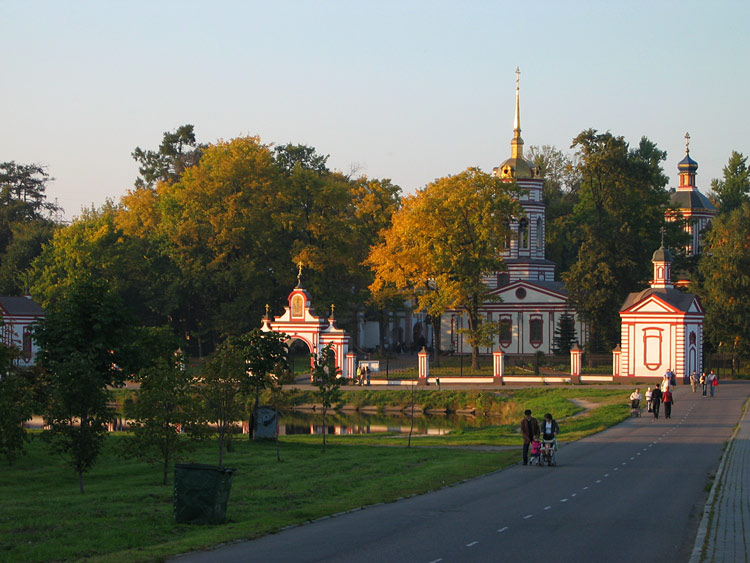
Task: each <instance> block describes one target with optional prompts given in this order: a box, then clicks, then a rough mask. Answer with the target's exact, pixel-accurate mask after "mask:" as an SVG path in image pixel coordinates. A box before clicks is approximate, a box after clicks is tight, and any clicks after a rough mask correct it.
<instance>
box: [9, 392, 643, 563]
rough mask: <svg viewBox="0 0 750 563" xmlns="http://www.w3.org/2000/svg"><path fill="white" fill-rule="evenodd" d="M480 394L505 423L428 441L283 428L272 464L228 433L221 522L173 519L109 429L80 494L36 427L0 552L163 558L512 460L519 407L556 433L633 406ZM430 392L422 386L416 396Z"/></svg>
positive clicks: (13, 471) (595, 423) (168, 501)
mask: <svg viewBox="0 0 750 563" xmlns="http://www.w3.org/2000/svg"><path fill="white" fill-rule="evenodd" d="M381 393H382V395H381ZM399 393H402V391H379V392H377V393H376V394H375V396H374V397H373V398H371V399H369V400H372V401H375V400H378V401H396V400H400V398H401V395H399ZM429 393H432V394H433V395H444V396H447V397H448V399H449V401H448V402H449V404H451V405H456V404H469V403H471V402H472V401H476V400H477V399H478V398H479V395H480V393H479V392H473V391H469V392H452V393H453V394H451V395H448V394H447V393H446V392H438V391H430V392H429ZM461 393H464V394H463V395H462V394H461ZM484 393H485V394H486V395H488V396H489V395H492V396H493V397H494V399H493V400H492V401H489V400H487V404H490V405H491V407H492V408H493V409H496V410H498V411H502V413H504V414H502V413H501V416H505V417H507V419H506V420H507V423H504V424H496V425H492V426H482V425H479V426H469V427H464V428H460V429H458V430H455V431H453V432H451V433H450V434H448V435H446V436H418V437H414V438H413V439H412V444H413V445H415V446H430V447H425V448H422V447H415V448H410V449H409V448H405V447H378V446H392V445H400V446H404V445H405V444H406V438H404V437H403V436H394V435H353V436H329V437H328V440H329V445H328V451H327V452H326V453H325V454H324V453H322V448H321V441H322V439H321V437H320V436H288V437H283V438H282V443H281V456H282V459H283V461H282V462H281V463H279V462H277V461H276V450H275V446H274V444H273V443H252V442H249V441H248V440H247V438H246V437H242V438H236V439H235V443H234V451H233V452H230V453H227V454H225V465H226V466H227V467H232V468H236V469H237V472H236V474H235V477H234V483H233V486H232V493H231V496H230V499H229V507H228V513H227V517H228V522H227V523H226V524H224V525H220V526H188V525H178V524H176V523H175V522H174V519H173V516H172V502H173V499H172V495H173V489H172V487H171V486H167V487H164V486H161V485H160V481H161V473H160V469H159V467H155V466H149V465H145V464H142V463H139V462H136V461H132V460H122V459H120V458H118V457H116V456H115V455H114V451H115V449H116V447H117V445H118V442H120V441H121V440H123V439H124V438H125V437H124V436H123V435H111V436H110V437H109V438H108V440H107V445H106V447H105V451H104V452H103V454H102V456H101V457H100V459H99V460H98V461H97V463H96V465H95V466H94V468H93V470H92V471H91V472H90V473H87V474H86V475H85V477H84V484H85V486H86V494H85V495H81V494H79V493H78V486H77V478H76V475H75V474H74V472H73V471H72V470H70V469H69V468H67V467H66V466H65V465H64V463H63V462H62V460H61V459H60V458H58V457H55V456H53V455H52V454H50V453H49V451H48V449H47V448H46V446H45V445H44V444H43V443H42V442H41V440H39V436H38V434H35V435H34V439H33V440H32V443H31V444H30V445H29V447H28V448H27V452H28V454H27V455H25V456H24V457H22V458H21V459H20V460H19V461H17V462H16V463H15V464H14V465H12V466H4V467H3V469H2V471H0V561H3V562H5V561H24V562H26V561H62V560H90V561H128V562H130V561H154V560H161V559H163V558H164V557H166V556H168V555H172V554H176V553H181V552H185V551H190V550H194V549H200V548H205V547H208V546H212V545H216V544H218V543H222V542H227V541H233V540H238V539H249V538H254V537H258V536H260V535H263V534H267V533H271V532H274V531H278V530H280V529H281V528H283V527H285V526H289V525H294V524H301V523H304V522H308V521H310V520H313V519H315V518H319V517H322V516H326V515H330V514H335V513H338V512H341V511H344V510H348V509H352V508H356V507H360V506H364V505H368V504H374V503H378V502H391V501H394V500H396V499H398V498H400V497H403V496H408V495H412V494H420V493H424V492H426V491H430V490H434V489H437V488H440V487H442V486H444V485H447V484H451V483H455V482H458V481H461V480H464V479H467V478H471V477H476V476H478V475H482V474H485V473H488V472H490V471H493V470H495V469H498V468H501V467H504V466H507V465H508V464H511V463H514V462H516V461H517V460H518V459H519V457H520V445H521V439H520V436H519V434H518V431H517V430H518V421H519V420H520V416H521V415H520V413H521V412H522V411H523V409H525V408H531V409H532V410H534V413H535V414H536V415H538V416H540V417H541V416H542V415H543V414H544V412H547V411H549V412H552V413H553V414H554V415H555V417H556V418H557V419H558V420H559V421H560V424H561V429H562V433H561V436H560V438H561V440H562V441H566V440H571V439H576V438H580V437H582V436H585V435H588V434H591V433H594V432H597V431H599V430H601V429H603V428H605V427H607V426H610V425H612V424H615V423H617V422H619V421H621V420H622V419H624V418H626V417H627V416H628V413H629V409H628V407H627V405H626V404H625V401H624V400H623V399H622V391H619V390H607V389H597V388H593V389H590V388H587V389H581V388H570V387H562V388H533V389H517V390H513V391H505V390H504V391H502V392H498V393H494V392H484ZM356 394H358V393H356ZM376 396H377V399H376V398H375V397H376ZM571 398H585V399H587V400H589V401H591V402H595V403H598V404H601V405H602V406H601V408H596V409H593V410H592V411H590V412H589V413H588V414H586V415H585V416H572V415H574V414H576V413H577V412H579V411H580V410H581V409H580V408H579V407H576V406H575V405H574V404H573V403H572V402H571V401H570V399H571ZM428 399H429V397H428V395H420V400H424V401H427V400H428ZM484 399H487V396H484ZM435 400H436V401H437V400H438V399H435ZM439 400H441V401H442V400H445V397H443V398H441V399H439ZM471 445H498V446H499V445H508V446H517V448H516V447H514V448H512V449H511V450H510V451H493V452H486V451H472V450H465V449H462V448H460V447H458V448H456V447H450V446H471ZM435 446H437V447H435ZM440 446H445V447H440ZM376 448H377V449H376ZM217 458H218V452H217V451H216V444H215V443H211V444H205V445H203V446H201V448H200V449H199V450H197V451H196V452H194V454H192V455H191V456H190V459H189V460H190V461H195V462H199V463H211V464H215V463H216V461H217Z"/></svg>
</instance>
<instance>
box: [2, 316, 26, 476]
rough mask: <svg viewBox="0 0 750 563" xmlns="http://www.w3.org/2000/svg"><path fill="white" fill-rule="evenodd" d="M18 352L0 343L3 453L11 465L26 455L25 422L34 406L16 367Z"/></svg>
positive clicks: (24, 381) (21, 375)
mask: <svg viewBox="0 0 750 563" xmlns="http://www.w3.org/2000/svg"><path fill="white" fill-rule="evenodd" d="M0 327H2V321H1V320H0ZM17 353H18V352H17V351H16V350H13V349H11V348H8V347H7V346H6V345H5V344H1V343H0V454H2V455H3V456H5V459H6V460H7V461H8V464H9V465H10V464H12V463H13V461H14V460H15V459H16V458H18V456H19V455H20V454H21V453H22V452H23V447H24V444H25V443H26V442H28V440H29V437H28V435H27V433H26V429H25V428H24V426H23V423H24V422H26V421H27V420H29V419H30V418H31V415H32V405H33V394H32V390H31V386H30V385H29V382H28V381H27V380H26V378H25V377H24V376H23V374H22V373H21V372H20V371H19V370H17V369H14V368H13V360H12V358H13V356H14V355H15V354H17Z"/></svg>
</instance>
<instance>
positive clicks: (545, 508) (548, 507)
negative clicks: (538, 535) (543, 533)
mask: <svg viewBox="0 0 750 563" xmlns="http://www.w3.org/2000/svg"><path fill="white" fill-rule="evenodd" d="M550 508H552V507H551V506H545V507H544V510H549V509H550Z"/></svg>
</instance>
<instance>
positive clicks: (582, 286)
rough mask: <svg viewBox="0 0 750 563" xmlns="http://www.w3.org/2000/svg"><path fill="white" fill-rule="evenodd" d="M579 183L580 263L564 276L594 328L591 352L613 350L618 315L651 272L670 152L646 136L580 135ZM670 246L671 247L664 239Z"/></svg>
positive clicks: (588, 132)
mask: <svg viewBox="0 0 750 563" xmlns="http://www.w3.org/2000/svg"><path fill="white" fill-rule="evenodd" d="M572 147H573V148H576V149H577V158H578V159H579V162H580V164H579V165H578V169H579V172H580V174H581V178H582V180H581V185H580V187H579V189H578V194H579V198H580V199H579V201H578V203H577V204H576V206H575V208H574V220H575V222H576V223H577V225H578V229H577V230H576V235H577V236H576V239H575V241H576V243H577V244H578V245H579V247H580V248H579V251H578V257H577V261H576V262H575V264H573V265H572V266H571V268H570V270H569V271H568V272H567V273H566V274H564V275H563V279H564V281H565V284H566V287H567V288H568V290H569V292H570V301H571V303H572V304H573V305H574V306H575V308H576V310H577V312H578V314H579V316H580V317H581V318H582V319H583V320H584V321H585V322H586V323H587V324H588V326H589V341H588V343H587V345H588V347H589V349H590V350H592V351H597V352H601V351H608V350H609V349H611V347H612V346H614V343H615V342H616V341H617V338H618V335H619V317H618V314H617V312H618V311H619V309H620V305H621V304H622V302H623V301H624V299H625V297H626V296H627V294H628V293H629V292H631V291H635V290H636V289H637V288H638V287H640V286H641V285H642V284H643V283H644V282H645V281H646V280H648V279H649V274H650V267H651V263H650V258H651V255H652V253H653V251H654V249H655V248H657V247H658V246H659V239H660V228H661V227H662V225H663V224H664V211H665V209H666V207H667V204H668V199H669V195H668V192H667V191H666V190H665V186H666V185H667V181H668V179H667V177H666V176H665V175H664V173H663V171H662V169H661V165H660V163H661V162H662V161H663V160H664V159H665V158H666V153H664V152H663V151H660V150H659V149H657V148H656V145H654V144H653V143H652V142H651V141H649V140H648V139H646V138H645V137H643V138H642V139H641V141H640V143H639V145H638V146H637V147H636V148H631V147H630V146H629V145H628V143H627V142H626V141H625V140H624V138H623V137H615V136H614V135H612V134H611V133H609V132H607V133H601V134H600V133H597V132H596V131H595V130H593V129H589V130H586V131H583V132H582V133H581V134H580V135H578V136H577V137H576V138H575V139H574V140H573V145H572ZM667 243H668V244H669V241H667Z"/></svg>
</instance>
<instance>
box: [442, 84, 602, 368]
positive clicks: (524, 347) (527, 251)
mask: <svg viewBox="0 0 750 563" xmlns="http://www.w3.org/2000/svg"><path fill="white" fill-rule="evenodd" d="M518 74H519V73H518V70H516V109H515V119H514V124H513V139H512V140H511V156H510V158H509V159H507V160H505V161H504V162H503V163H502V164H501V165H500V166H498V167H496V168H494V169H493V174H494V176H496V177H498V178H501V179H502V180H504V181H507V182H515V183H516V184H517V185H518V187H519V188H521V189H523V190H524V192H523V193H522V195H521V197H520V199H519V203H520V204H521V207H522V208H523V215H522V216H520V217H514V218H512V220H511V221H510V222H509V223H508V225H507V226H508V227H509V229H510V230H511V231H512V232H513V234H514V236H512V237H511V238H510V240H508V242H507V245H506V249H505V252H504V253H503V260H504V262H505V265H506V268H507V269H506V270H505V271H504V272H495V273H493V274H491V275H488V276H487V277H486V278H485V280H484V281H485V283H486V284H487V286H488V289H489V297H490V299H488V300H487V301H486V302H485V303H484V304H483V305H482V307H481V309H480V312H481V314H482V315H483V316H484V317H485V322H491V323H497V322H499V323H501V333H500V336H499V338H498V341H497V343H496V344H495V345H494V346H493V347H492V348H480V353H483V354H489V353H492V352H493V351H494V350H498V349H499V350H502V351H503V352H505V353H506V354H535V353H536V352H543V353H545V354H549V353H552V351H553V338H554V334H555V329H556V328H557V327H558V323H559V320H560V318H561V317H562V316H563V315H572V316H573V318H574V320H575V329H576V336H577V339H578V342H579V343H580V344H583V343H584V342H585V341H586V336H587V335H586V327H585V326H584V324H583V323H582V322H581V321H580V320H578V317H577V315H576V312H575V311H574V310H572V309H571V308H570V307H569V305H568V292H567V290H566V289H565V286H564V284H563V282H561V281H555V263H554V262H552V261H550V260H547V259H546V257H545V244H544V243H545V206H544V202H543V201H542V187H543V186H544V178H541V177H540V175H539V171H538V170H537V168H536V167H535V166H533V165H532V164H531V163H530V162H528V161H527V160H525V159H524V157H523V144H524V143H523V139H522V138H521V115H520V113H521V112H520V102H519V84H518ZM466 326H467V322H466V319H464V318H462V315H461V314H460V313H459V312H454V313H452V314H448V315H446V316H445V318H444V319H443V324H442V327H441V336H442V342H441V345H442V348H443V349H444V350H449V349H453V350H456V351H461V349H462V348H463V351H464V352H465V351H467V350H466V347H465V346H462V342H461V336H460V333H459V329H460V328H466Z"/></svg>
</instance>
